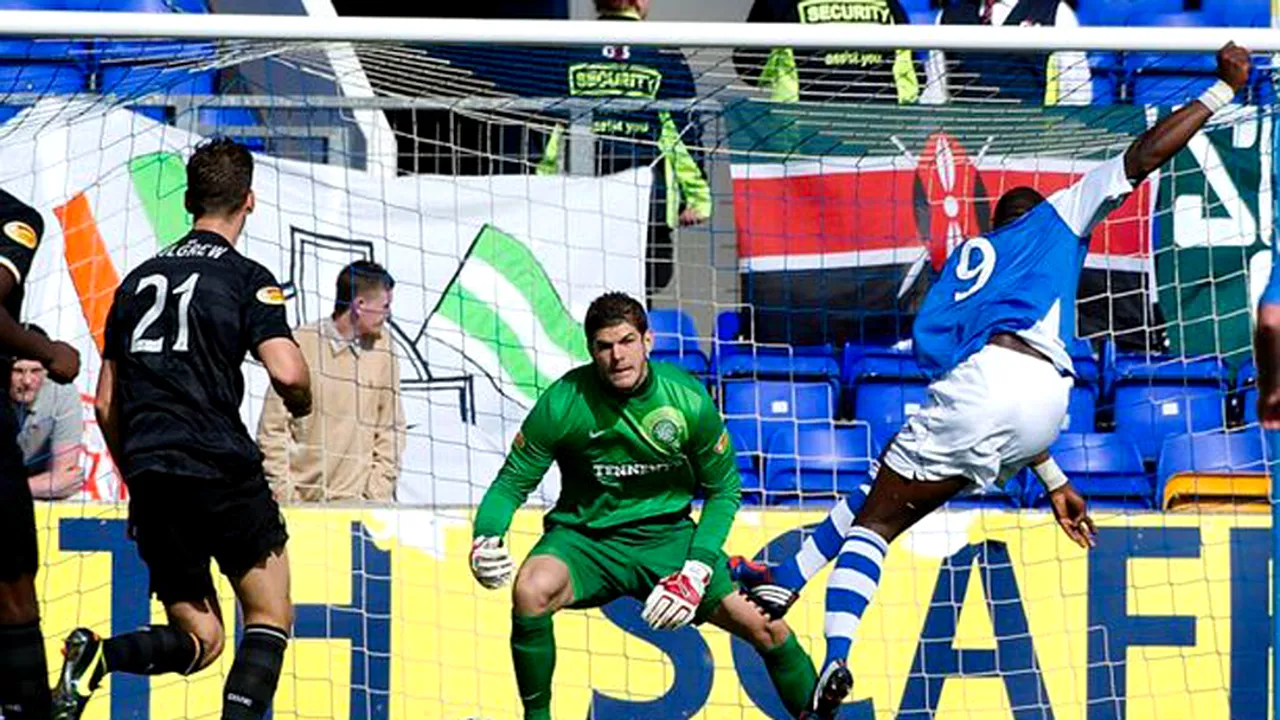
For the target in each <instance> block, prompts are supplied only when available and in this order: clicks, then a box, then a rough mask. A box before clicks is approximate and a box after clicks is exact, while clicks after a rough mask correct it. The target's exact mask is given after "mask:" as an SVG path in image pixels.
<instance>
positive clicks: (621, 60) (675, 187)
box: [538, 0, 711, 294]
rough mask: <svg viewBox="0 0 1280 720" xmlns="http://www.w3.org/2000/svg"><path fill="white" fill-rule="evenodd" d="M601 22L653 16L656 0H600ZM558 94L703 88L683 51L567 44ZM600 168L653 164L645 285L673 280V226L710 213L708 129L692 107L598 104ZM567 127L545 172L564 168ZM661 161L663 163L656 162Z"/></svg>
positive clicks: (676, 93)
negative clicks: (651, 9)
mask: <svg viewBox="0 0 1280 720" xmlns="http://www.w3.org/2000/svg"><path fill="white" fill-rule="evenodd" d="M595 3H596V11H597V13H598V14H599V19H600V20H608V21H616V22H638V21H641V20H644V19H645V18H646V17H647V16H648V14H649V0H595ZM564 59H565V61H566V65H565V66H564V68H563V69H560V70H558V71H559V73H560V80H559V82H563V83H566V84H565V85H561V86H560V88H559V92H561V93H563V94H565V95H569V96H574V97H586V98H593V99H603V98H624V99H633V100H692V99H694V98H696V97H697V87H696V85H695V83H694V80H693V72H692V71H691V70H690V69H689V63H688V62H687V61H686V60H685V58H684V55H683V54H681V53H680V52H679V51H678V50H663V49H658V48H653V47H641V46H638V45H636V46H628V45H621V46H619V45H605V46H603V47H601V46H598V45H597V46H593V47H584V48H571V49H566V50H565V58H564ZM591 129H592V132H594V133H595V135H596V137H597V142H596V167H595V170H596V173H597V174H599V175H607V174H612V173H616V172H621V171H623V170H629V169H631V168H635V167H653V171H654V183H653V195H652V197H651V199H650V214H649V241H648V257H647V258H646V260H647V262H646V263H645V287H646V288H647V290H648V292H649V293H650V294H652V293H654V292H657V291H659V290H662V289H663V288H665V287H666V286H667V285H668V284H670V282H671V277H672V275H673V270H674V268H673V266H672V258H673V255H674V242H673V239H672V231H673V230H675V229H676V228H678V227H681V226H689V225H698V224H701V223H703V222H706V221H707V220H709V219H710V218H711V185H710V183H708V181H707V174H706V172H705V171H704V169H703V161H702V151H701V145H702V128H701V124H700V120H699V119H698V117H697V116H696V114H695V113H693V112H690V111H688V110H685V109H659V110H628V111H622V110H614V109H608V110H606V109H601V110H596V111H595V112H594V113H593V115H592V122H591ZM562 145H563V130H562V128H560V127H557V128H556V129H555V130H554V131H553V132H552V133H551V136H550V138H548V140H547V143H546V147H545V149H544V151H543V155H542V159H541V162H540V163H539V165H538V173H539V174H542V175H548V174H554V173H557V172H559V171H560V170H561V166H562V160H561V158H562ZM655 161H656V162H655Z"/></svg>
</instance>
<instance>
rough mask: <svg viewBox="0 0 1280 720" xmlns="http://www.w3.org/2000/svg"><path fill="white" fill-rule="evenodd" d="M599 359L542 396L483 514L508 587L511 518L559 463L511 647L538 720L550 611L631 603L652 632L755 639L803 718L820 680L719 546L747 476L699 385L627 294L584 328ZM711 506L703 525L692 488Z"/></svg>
mask: <svg viewBox="0 0 1280 720" xmlns="http://www.w3.org/2000/svg"><path fill="white" fill-rule="evenodd" d="M585 330H586V336H587V342H588V345H589V347H590V351H591V357H592V360H593V362H592V364H590V365H584V366H582V367H578V368H575V369H574V370H571V371H569V372H568V373H567V374H565V375H564V377H562V378H560V379H559V380H558V381H556V382H555V383H553V384H552V385H551V387H549V388H547V390H546V391H545V392H544V393H543V394H542V396H541V397H539V398H538V401H537V404H536V405H535V406H534V408H533V410H532V411H530V413H529V416H528V417H527V418H525V421H524V424H523V425H522V426H521V429H520V432H519V433H518V434H517V435H516V438H515V442H514V443H513V446H512V449H511V453H510V454H509V455H508V456H507V460H506V463H505V464H504V465H503V467H502V470H501V471H500V472H499V473H498V477H497V478H496V479H495V480H494V481H493V484H492V485H491V486H490V487H489V490H488V492H486V493H485V496H484V500H483V501H482V502H481V503H480V507H479V509H478V510H477V511H476V520H475V533H474V541H473V543H472V548H471V572H472V574H473V575H475V577H476V580H478V581H479V582H480V584H481V585H483V586H484V587H486V588H490V589H493V588H498V587H501V586H502V585H504V584H506V583H507V582H508V581H509V580H510V579H511V575H512V570H513V564H512V560H511V556H510V555H509V554H508V551H507V548H506V546H505V544H504V542H503V536H504V535H505V534H506V532H507V528H508V527H509V526H510V524H511V518H512V516H513V515H514V514H515V511H516V509H517V508H519V507H520V506H521V505H522V504H523V503H524V501H525V498H527V497H528V495H529V493H530V492H531V491H533V489H534V488H535V487H537V486H538V483H539V482H541V481H542V476H543V474H544V473H546V471H547V469H548V468H550V467H551V463H552V461H553V460H554V461H555V462H557V463H559V466H560V473H561V476H562V482H561V491H560V498H559V500H558V501H557V502H556V505H555V507H554V508H553V509H552V510H551V512H549V513H548V514H547V515H546V516H545V518H544V525H545V532H544V534H543V536H542V539H541V540H540V541H539V542H538V544H537V545H536V546H535V547H534V548H533V550H532V551H531V552H530V553H529V557H528V558H527V559H526V560H525V562H524V564H523V565H522V566H521V567H520V571H519V573H517V574H516V578H515V588H514V592H513V593H512V600H513V605H514V607H513V609H512V614H511V654H512V659H513V660H514V663H515V671H516V684H517V686H518V687H519V689H520V698H521V701H522V702H523V703H524V717H525V718H526V720H541V719H545V718H550V717H551V675H552V672H553V670H554V667H555V658H556V645H555V638H554V636H553V634H552V621H551V616H552V615H553V614H554V613H555V612H556V611H558V610H560V609H562V608H591V607H598V606H601V605H605V604H607V603H608V602H610V601H612V600H614V599H615V598H618V597H622V596H624V595H629V596H631V597H635V598H637V599H641V600H644V601H645V604H644V613H643V617H644V620H645V621H646V622H647V623H648V624H649V625H650V626H651V627H653V628H655V629H675V628H679V627H682V626H684V625H686V624H688V623H690V622H692V623H695V624H698V623H702V622H710V623H711V624H713V625H716V626H717V627H720V628H723V629H725V630H728V631H729V632H731V633H733V634H734V635H737V636H739V637H741V638H743V639H744V640H746V641H747V642H749V643H751V644H752V645H753V646H754V647H755V648H756V649H757V650H758V651H759V652H760V654H761V655H762V657H763V658H764V664H765V667H766V668H767V669H768V672H769V677H770V678H771V679H772V680H773V684H774V686H775V687H776V688H777V690H778V694H779V695H780V696H781V698H782V701H783V703H784V704H785V705H786V706H787V709H788V710H789V711H790V712H791V713H792V714H793V715H797V716H798V715H799V714H800V713H801V712H803V711H804V709H805V707H806V705H807V704H808V702H809V698H810V694H811V693H812V691H813V688H814V685H815V683H816V682H817V674H816V672H815V670H814V667H813V662H812V661H811V660H810V659H809V656H808V654H806V653H805V651H804V649H803V648H801V647H800V643H799V642H797V640H796V638H795V636H794V635H793V634H792V633H791V629H790V628H788V627H787V626H786V624H785V623H783V622H782V621H780V620H770V619H769V618H768V616H766V615H764V614H763V612H761V611H760V609H759V608H758V607H757V606H755V605H754V604H752V603H751V602H750V601H749V600H747V599H746V597H745V596H743V595H742V594H740V593H737V592H735V591H734V587H733V584H732V581H731V580H730V579H729V569H728V565H727V559H726V556H725V554H724V552H723V551H722V550H721V545H723V544H724V541H725V538H726V536H728V534H729V528H730V526H732V525H733V518H734V515H735V514H736V513H737V510H738V506H739V504H740V502H741V498H740V483H741V481H740V479H739V477H738V469H737V464H736V462H735V459H734V449H733V444H732V442H730V440H729V436H728V434H727V433H726V432H725V429H724V422H723V421H722V419H721V417H720V413H719V411H718V410H717V409H716V407H715V405H714V403H713V402H712V401H711V396H710V395H708V394H707V390H706V388H705V387H703V386H702V384H701V383H700V382H698V381H697V380H695V379H694V378H693V377H692V376H690V375H689V374H687V373H686V372H685V371H684V370H681V369H680V368H678V367H676V366H674V365H668V364H666V363H660V362H650V361H649V357H648V356H649V349H650V348H651V347H652V344H653V334H652V332H650V331H649V323H648V319H647V317H646V315H645V311H644V307H643V306H642V305H640V303H639V302H637V301H636V300H634V299H632V298H631V297H628V296H627V295H625V294H623V293H609V294H606V295H603V296H601V297H600V298H597V299H596V300H595V302H593V303H592V304H591V307H590V308H589V309H588V310H587V317H586V322H585ZM699 487H701V488H702V490H703V492H704V496H705V501H704V503H703V509H702V514H701V517H700V519H699V522H697V523H696V524H695V523H694V522H693V520H692V519H691V518H690V504H691V502H692V500H693V496H694V491H695V490H696V489H697V488H699Z"/></svg>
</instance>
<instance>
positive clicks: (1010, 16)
mask: <svg viewBox="0 0 1280 720" xmlns="http://www.w3.org/2000/svg"><path fill="white" fill-rule="evenodd" d="M937 22H938V24H940V25H987V26H1003V25H1041V26H1053V27H1064V28H1074V27H1079V25H1080V23H1079V22H1078V21H1077V20H1076V14H1075V11H1073V10H1072V9H1071V7H1070V6H1069V5H1067V3H1066V2H1063V1H1062V0H950V2H949V3H948V4H947V5H946V6H945V7H943V9H942V10H941V11H940V12H939V13H938V17H937ZM925 73H926V77H927V82H926V84H925V88H924V92H923V93H922V95H921V99H920V101H921V102H922V103H931V104H940V103H945V102H949V101H951V102H954V101H980V100H1017V101H1020V102H1022V103H1025V104H1030V105H1039V104H1044V105H1088V104H1089V103H1091V102H1093V85H1092V81H1091V76H1090V73H1089V61H1088V58H1087V57H1086V56H1085V54H1084V53H1083V52H1075V51H1062V52H1055V53H1032V54H1023V53H978V52H965V53H952V54H950V55H948V54H946V53H943V52H942V51H940V50H934V51H931V52H930V53H929V60H928V63H927V64H926V68H925Z"/></svg>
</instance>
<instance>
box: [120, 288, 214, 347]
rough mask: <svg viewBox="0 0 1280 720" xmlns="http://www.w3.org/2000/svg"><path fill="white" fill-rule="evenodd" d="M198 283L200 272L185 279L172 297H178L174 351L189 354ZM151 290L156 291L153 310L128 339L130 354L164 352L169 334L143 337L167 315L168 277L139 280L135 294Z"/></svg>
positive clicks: (145, 314)
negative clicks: (192, 312) (192, 308)
mask: <svg viewBox="0 0 1280 720" xmlns="http://www.w3.org/2000/svg"><path fill="white" fill-rule="evenodd" d="M198 282H200V273H191V274H190V275H188V276H187V279H186V280H183V281H182V284H180V285H178V287H176V288H174V289H173V295H174V296H175V297H177V298H178V334H177V337H175V338H174V340H173V350H174V351H175V352H186V351H187V345H188V343H189V341H190V336H191V318H190V313H191V298H192V296H194V295H195V294H196V283H198ZM149 289H150V290H154V291H155V300H154V301H152V303H151V307H149V308H147V311H146V312H145V313H143V314H142V319H141V320H139V321H138V326H137V327H135V328H134V329H133V335H132V337H131V338H130V339H129V352H131V353H158V352H161V351H163V350H164V341H165V335H167V333H163V332H162V334H161V336H160V337H158V338H147V337H143V336H144V335H146V334H147V331H148V330H150V329H151V326H152V325H154V324H155V322H156V321H157V320H159V319H160V316H161V315H163V314H164V306H165V303H166V302H167V301H168V299H169V278H167V277H165V276H164V275H159V274H156V275H148V276H146V277H144V278H142V279H141V280H139V281H138V289H137V290H135V291H134V294H135V295H141V294H142V293H143V292H144V291H146V290H149Z"/></svg>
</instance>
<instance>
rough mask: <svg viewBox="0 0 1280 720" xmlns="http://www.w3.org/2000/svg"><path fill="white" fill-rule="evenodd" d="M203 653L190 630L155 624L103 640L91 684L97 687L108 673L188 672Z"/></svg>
mask: <svg viewBox="0 0 1280 720" xmlns="http://www.w3.org/2000/svg"><path fill="white" fill-rule="evenodd" d="M202 654H203V652H202V648H200V646H199V643H198V642H197V641H196V638H195V636H194V635H192V634H191V633H189V632H184V631H182V630H179V629H177V628H175V627H171V626H169V625H152V626H151V627H149V628H146V629H144V630H139V631H137V632H131V633H127V634H125V635H117V636H115V637H113V638H110V639H108V640H107V641H106V642H104V643H103V644H102V662H101V663H99V664H98V667H97V668H95V669H94V671H93V677H92V678H91V679H90V681H89V686H90V687H92V688H96V687H98V683H99V682H101V681H102V676H103V675H106V674H107V673H109V672H126V673H132V674H134V675H160V674H163V673H180V674H182V675H189V674H191V673H192V672H194V671H195V669H196V667H197V666H198V665H199V664H200V656H201V655H202Z"/></svg>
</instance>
